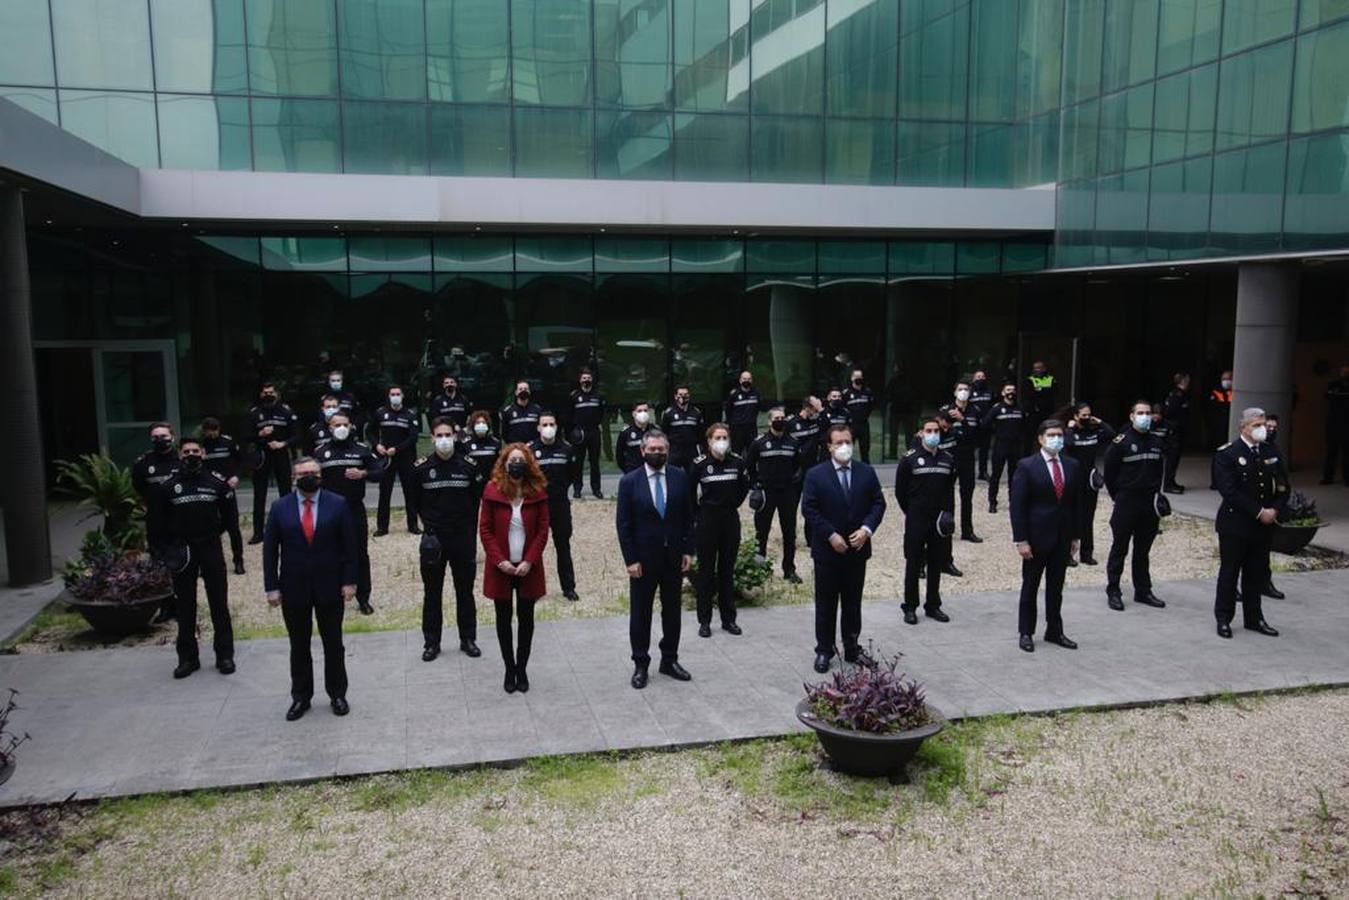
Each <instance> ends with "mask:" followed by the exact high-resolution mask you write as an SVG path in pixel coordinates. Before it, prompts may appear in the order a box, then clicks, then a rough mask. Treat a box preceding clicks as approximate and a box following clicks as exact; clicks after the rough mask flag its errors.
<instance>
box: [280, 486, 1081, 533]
mask: <svg viewBox="0 0 1349 900" xmlns="http://www.w3.org/2000/svg"><path fill="white" fill-rule="evenodd" d="M1055 483H1056V484H1057V482H1055ZM300 527H301V528H303V529H304V539H305V543H307V544H313V543H314V501H313V500H311V499H309V498H308V497H306V498H305V501H304V515H303V516H301V517H300Z"/></svg>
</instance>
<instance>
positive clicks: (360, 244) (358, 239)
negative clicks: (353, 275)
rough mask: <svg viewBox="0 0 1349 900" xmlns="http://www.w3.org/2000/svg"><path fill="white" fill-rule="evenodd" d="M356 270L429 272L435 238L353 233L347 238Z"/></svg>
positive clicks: (353, 268) (352, 268)
mask: <svg viewBox="0 0 1349 900" xmlns="http://www.w3.org/2000/svg"><path fill="white" fill-rule="evenodd" d="M347 253H348V254H349V255H350V257H351V271H353V272H429V271H431V238H430V237H418V236H415V235H413V236H403V235H398V236H388V235H378V234H367V235H352V236H351V237H350V238H349V239H348V240H347Z"/></svg>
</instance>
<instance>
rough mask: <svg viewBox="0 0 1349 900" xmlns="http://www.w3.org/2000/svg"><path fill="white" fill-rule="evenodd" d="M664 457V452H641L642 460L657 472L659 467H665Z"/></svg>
mask: <svg viewBox="0 0 1349 900" xmlns="http://www.w3.org/2000/svg"><path fill="white" fill-rule="evenodd" d="M665 458H666V454H664V453H643V454H642V460H643V461H644V462H645V463H646V464H647V465H648V466H650V467H651V468H653V469H655V470H656V471H658V472H659V471H660V470H661V469H663V468H665Z"/></svg>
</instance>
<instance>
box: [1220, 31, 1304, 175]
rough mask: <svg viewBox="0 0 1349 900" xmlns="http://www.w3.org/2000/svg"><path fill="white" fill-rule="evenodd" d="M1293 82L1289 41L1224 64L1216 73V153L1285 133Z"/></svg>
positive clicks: (1291, 54) (1225, 61)
mask: <svg viewBox="0 0 1349 900" xmlns="http://www.w3.org/2000/svg"><path fill="white" fill-rule="evenodd" d="M1292 80H1293V42H1292V41H1284V42H1282V43H1279V44H1274V45H1272V46H1269V47H1261V48H1260V49H1259V50H1252V51H1251V52H1250V53H1245V54H1242V55H1241V56H1234V57H1232V58H1230V59H1225V60H1223V61H1222V64H1221V68H1220V71H1219V73H1218V125H1217V142H1218V149H1219V150H1226V149H1228V148H1231V147H1240V146H1243V145H1245V144H1250V143H1255V142H1257V141H1261V140H1266V139H1269V138H1274V137H1279V136H1281V135H1283V134H1285V133H1287V130H1288V102H1289V90H1290V88H1291V86H1292Z"/></svg>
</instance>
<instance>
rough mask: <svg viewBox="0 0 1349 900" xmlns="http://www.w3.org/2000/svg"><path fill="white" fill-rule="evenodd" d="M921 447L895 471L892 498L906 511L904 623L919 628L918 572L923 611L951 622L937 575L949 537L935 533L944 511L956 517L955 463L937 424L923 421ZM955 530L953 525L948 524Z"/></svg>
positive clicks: (946, 556)
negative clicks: (922, 578) (923, 577)
mask: <svg viewBox="0 0 1349 900" xmlns="http://www.w3.org/2000/svg"><path fill="white" fill-rule="evenodd" d="M919 437H920V439H921V444H920V446H918V447H914V448H911V449H910V450H908V451H907V452H906V453H905V454H904V455H903V456H902V457H900V460H899V464H898V465H897V466H896V467H895V496H896V497H897V498H898V499H899V508H900V509H901V510H902V511H903V512H904V621H905V622H906V623H908V624H909V625H917V624H918V578H919V570H920V569H925V570H926V573H927V601H926V602H925V603H924V604H923V613H924V614H925V615H926V616H927V617H928V618H929V619H936V620H937V621H938V622H949V621H950V620H951V617H950V616H949V615H947V614H946V613H945V612H944V611H943V610H942V608H941V573H942V570H943V569H944V568H946V565H947V563H949V562H950V553H951V536H950V535H949V534H946V535H943V534H941V533H940V532H939V531H938V528H937V520H938V517H939V516H941V514H942V513H946V514H947V515H948V516H951V517H954V516H955V503H956V498H955V485H956V460H955V457H953V456H952V455H951V454H950V453H947V452H946V451H945V450H941V449H939V448H940V445H941V442H942V429H941V422H940V421H938V420H937V419H936V418H931V419H928V420H927V421H925V422H924V423H923V430H922V431H921V432H919ZM952 526H954V522H952Z"/></svg>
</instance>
